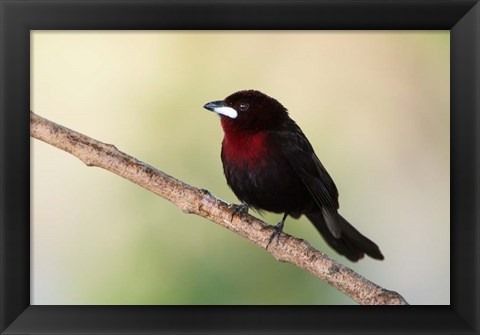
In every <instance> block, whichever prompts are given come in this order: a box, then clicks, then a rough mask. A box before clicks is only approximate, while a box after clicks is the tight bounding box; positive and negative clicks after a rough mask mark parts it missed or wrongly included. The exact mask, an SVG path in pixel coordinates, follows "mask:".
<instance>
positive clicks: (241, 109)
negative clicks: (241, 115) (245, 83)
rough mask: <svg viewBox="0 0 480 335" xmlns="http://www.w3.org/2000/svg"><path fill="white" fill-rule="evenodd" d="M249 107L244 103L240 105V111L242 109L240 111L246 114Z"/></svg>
mask: <svg viewBox="0 0 480 335" xmlns="http://www.w3.org/2000/svg"><path fill="white" fill-rule="evenodd" d="M248 107H249V106H248V104H247V103H244V102H242V103H241V104H240V107H239V109H240V111H242V112H245V111H246V110H247V109H248Z"/></svg>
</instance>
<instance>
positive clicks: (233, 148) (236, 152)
mask: <svg viewBox="0 0 480 335" xmlns="http://www.w3.org/2000/svg"><path fill="white" fill-rule="evenodd" d="M222 126H223V129H224V132H225V136H224V138H223V156H224V159H226V160H227V161H228V162H231V163H234V164H237V165H238V166H242V165H247V166H249V167H259V166H262V165H263V164H264V163H265V159H266V158H267V155H268V152H267V151H268V147H267V143H266V142H267V135H268V133H267V132H266V131H258V132H247V131H240V130H237V129H235V130H234V129H231V128H229V127H228V126H226V125H224V123H223V122H222Z"/></svg>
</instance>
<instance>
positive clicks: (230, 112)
mask: <svg viewBox="0 0 480 335" xmlns="http://www.w3.org/2000/svg"><path fill="white" fill-rule="evenodd" d="M203 108H205V109H208V110H209V111H212V112H215V113H217V114H220V115H224V116H228V117H229V118H231V119H235V118H236V117H237V116H238V112H237V111H236V110H235V109H233V108H232V107H228V106H227V104H226V103H225V101H223V100H219V101H212V102H209V103H207V104H205V106H203Z"/></svg>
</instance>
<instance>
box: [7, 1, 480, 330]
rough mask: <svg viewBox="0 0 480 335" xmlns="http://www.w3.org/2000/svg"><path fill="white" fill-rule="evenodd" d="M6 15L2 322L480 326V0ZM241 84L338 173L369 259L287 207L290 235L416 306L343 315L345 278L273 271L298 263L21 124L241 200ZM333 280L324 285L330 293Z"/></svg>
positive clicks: (112, 8)
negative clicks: (44, 126) (236, 123)
mask: <svg viewBox="0 0 480 335" xmlns="http://www.w3.org/2000/svg"><path fill="white" fill-rule="evenodd" d="M0 9H1V17H2V27H1V29H2V30H1V40H2V44H1V53H2V54H1V59H2V62H1V99H2V103H1V119H0V120H1V122H0V124H1V140H2V141H1V144H2V145H1V176H0V178H1V183H0V185H1V193H0V196H1V202H0V208H1V230H0V233H1V235H0V237H1V248H2V250H1V255H0V259H1V283H2V285H1V287H0V289H1V291H0V292H1V304H0V331H1V333H2V334H18V333H32V334H36V333H103V332H109V333H117V332H118V333H175V332H185V333H190V332H191V333H198V332H208V333H210V332H212V333H225V332H240V333H242V332H245V333H269V332H279V331H284V332H289V333H290V332H291V333H307V332H308V333H313V332H315V333H328V334H329V333H336V332H338V333H371V332H377V333H389V332H394V331H396V332H401V333H421V332H429V333H439V334H441V333H445V334H447V333H457V332H458V333H460V332H461V333H467V334H470V333H471V334H476V333H478V331H479V324H478V320H477V319H478V318H477V317H476V311H478V304H479V292H478V282H479V278H478V261H479V260H478V254H479V249H478V237H479V236H478V224H479V220H478V209H477V207H478V187H479V185H478V182H477V181H478V168H479V167H478V162H479V160H478V158H479V157H478V155H479V148H478V136H477V135H476V134H477V133H478V121H479V120H478V118H479V98H478V92H479V79H480V78H479V62H480V61H479V59H480V57H479V56H480V55H479V43H480V31H479V26H480V5H479V4H478V2H477V1H461V2H458V1H432V2H428V3H425V2H420V1H419V2H415V1H413V2H408V3H405V2H403V1H393V2H383V1H379V2H373V3H372V2H363V1H351V2H341V3H331V2H325V1H312V2H297V3H295V2H293V1H292V2H289V1H287V2H285V1H266V2H250V1H245V2H233V1H223V2H222V1H205V2H204V1H197V2H168V1H145V2H135V1H88V2H78V1H69V0H66V1H58V2H57V1H41V0H39V1H31V2H18V1H3V2H2V3H1V7H0ZM245 89H248V90H249V91H242V90H245ZM252 89H254V90H255V91H252ZM260 91H261V92H263V93H265V94H266V95H263V93H260ZM234 92H240V93H236V95H234V96H235V97H236V96H238V95H239V94H240V95H241V94H244V95H243V96H242V99H243V100H242V101H241V102H242V104H240V103H239V105H238V106H236V105H235V103H234V102H232V103H230V102H228V101H231V100H232V99H233V98H231V97H232V95H231V94H232V93H234ZM242 92H246V93H242ZM252 92H253V93H252ZM245 94H247V97H251V96H252V94H253V96H254V99H257V100H255V101H256V102H258V99H259V97H265V99H267V100H262V101H273V102H272V103H273V104H278V106H281V108H285V112H286V110H288V113H289V116H290V117H291V118H292V119H293V120H295V121H296V122H297V124H298V125H299V126H300V127H301V129H302V130H303V132H304V133H305V135H306V137H307V138H308V139H309V141H310V142H311V144H312V146H313V148H312V150H313V149H314V150H315V152H316V154H317V156H318V157H319V159H320V160H321V162H322V163H323V165H324V166H325V168H326V169H327V170H328V172H329V173H330V175H331V176H332V178H333V180H334V181H335V184H336V186H337V188H338V191H339V194H340V198H339V203H340V213H341V215H342V216H344V217H345V218H347V219H348V221H349V222H350V223H351V224H352V225H353V226H355V228H356V229H358V230H359V231H360V232H361V233H362V234H365V235H366V236H368V238H370V239H371V240H372V241H374V242H375V243H376V244H378V247H379V249H378V250H377V249H376V250H377V251H372V250H371V249H368V248H366V249H365V250H367V251H363V250H361V253H360V254H357V253H356V252H351V251H348V250H350V249H348V248H347V249H345V248H343V247H342V246H338V245H336V244H335V243H334V244H333V245H332V243H331V242H329V241H328V238H327V239H326V240H325V239H323V238H322V236H324V237H325V236H326V235H325V232H324V231H323V232H322V230H321V229H319V230H320V233H322V234H318V231H317V230H316V229H315V227H314V225H315V219H312V215H310V216H309V214H308V213H302V214H306V216H307V217H308V219H307V218H306V217H305V216H303V217H302V218H300V219H298V220H297V219H296V216H297V215H296V214H295V213H294V214H293V215H292V216H294V217H295V218H292V217H287V219H286V222H285V225H284V231H285V232H286V233H287V234H290V235H292V236H295V237H296V238H298V239H294V238H292V239H290V238H289V237H287V239H288V243H293V244H292V245H296V246H297V247H299V246H302V244H301V243H303V242H302V239H304V240H306V241H308V243H309V244H310V245H312V246H313V248H315V249H318V250H321V251H322V252H325V253H326V254H327V255H328V256H329V257H331V259H332V262H334V263H333V264H334V265H333V268H335V269H337V265H336V264H338V266H341V267H342V270H341V271H340V272H341V273H344V272H343V271H344V270H343V269H344V268H343V265H345V266H346V267H348V268H351V269H353V270H354V271H356V272H352V273H353V274H355V275H356V273H358V274H360V275H361V276H363V277H365V278H366V279H367V280H371V281H372V282H374V283H376V284H378V285H380V286H381V287H382V288H384V289H386V290H393V291H397V292H398V293H399V294H400V295H401V296H402V299H403V298H404V299H405V300H406V302H408V304H410V306H403V307H394V306H382V307H376V308H367V307H362V306H353V305H356V304H357V303H356V302H355V301H357V302H361V301H360V300H358V299H356V298H355V297H353V296H352V295H350V297H349V296H348V294H347V295H344V294H343V293H342V292H344V293H345V292H346V291H347V290H346V289H342V288H339V289H338V290H337V289H335V288H333V287H331V286H329V285H328V284H326V283H325V282H323V281H322V280H321V279H319V278H317V277H315V276H312V273H313V274H314V275H316V273H315V271H310V270H309V271H310V273H308V272H306V271H305V270H304V269H305V267H304V268H303V269H302V266H300V267H296V266H292V265H291V264H284V263H281V262H278V261H277V260H276V259H275V258H277V259H280V260H287V261H288V262H290V263H293V264H296V265H297V266H298V265H299V264H300V263H302V262H303V261H302V260H297V263H295V261H291V260H290V258H289V259H285V258H282V256H281V255H282V254H281V253H276V251H275V250H273V251H272V250H268V251H266V250H265V249H264V247H265V245H264V244H265V243H264V242H262V241H263V240H262V238H264V237H260V240H255V238H253V237H250V236H245V234H246V233H241V234H240V235H242V236H244V237H246V238H247V240H245V239H242V238H240V237H239V236H238V235H236V234H234V233H232V232H230V231H228V230H226V229H223V228H221V227H219V226H218V225H215V224H212V223H211V222H209V221H207V220H205V219H204V218H202V217H200V216H193V215H185V213H183V212H182V211H180V210H179V209H178V208H177V207H175V206H173V205H172V204H171V203H169V202H167V201H166V200H164V199H162V198H160V197H158V196H156V195H155V194H153V193H150V192H148V191H146V190H145V189H143V188H140V187H138V186H137V185H135V184H133V183H131V182H130V181H128V180H124V179H121V178H119V177H118V176H114V175H113V174H112V173H110V172H108V171H105V170H102V169H98V168H88V167H87V166H86V165H85V164H84V163H87V165H93V166H98V165H96V164H94V163H92V164H90V163H89V162H87V161H85V160H84V161H83V162H82V161H81V160H78V159H77V158H76V157H73V156H71V155H69V154H67V153H65V152H63V151H61V150H59V149H57V148H54V147H53V146H51V145H49V144H46V143H44V142H42V141H39V140H37V139H34V138H33V137H36V138H38V136H36V135H35V136H34V135H33V134H32V136H33V137H31V136H30V122H31V120H30V117H32V116H31V114H30V111H32V112H33V113H35V114H32V115H35V117H37V115H38V117H39V118H42V117H45V118H46V119H48V120H51V121H53V122H56V123H57V124H58V125H56V126H55V125H53V128H51V129H50V132H57V131H60V132H63V129H65V128H63V127H67V128H70V129H72V130H74V131H77V132H79V133H82V134H85V135H87V136H90V137H91V138H92V139H93V141H95V140H98V141H102V142H104V143H108V144H113V145H115V146H116V147H117V148H118V149H119V150H121V151H123V152H125V153H127V154H128V155H132V156H133V157H134V158H132V161H131V162H133V163H134V164H137V163H139V164H143V163H142V162H139V161H137V159H138V160H140V161H143V162H145V163H147V164H149V165H151V166H153V167H156V168H158V169H159V170H162V171H164V172H165V173H167V174H169V175H172V176H173V177H175V178H178V179H180V180H182V181H184V182H185V183H188V184H190V185H192V186H194V187H198V192H203V191H200V189H204V190H208V191H209V192H211V194H213V196H216V197H219V198H220V199H224V200H225V201H226V202H227V203H240V201H239V200H238V199H237V198H236V197H235V194H237V196H238V194H239V192H236V191H235V187H234V186H232V179H230V180H229V179H228V178H229V177H228V173H227V172H225V173H226V177H227V181H225V177H224V173H223V172H224V171H223V170H224V169H225V168H224V167H223V168H222V160H223V159H224V156H222V159H221V158H220V151H221V143H222V138H223V136H224V135H223V131H222V128H223V130H224V131H225V134H227V130H228V129H227V128H228V127H229V126H228V125H227V126H226V125H225V121H224V117H225V116H226V117H228V118H230V119H235V118H236V117H237V116H238V114H237V113H241V112H242V111H243V112H244V110H243V109H244V108H246V109H248V108H251V109H252V108H253V107H251V105H252V106H253V105H254V102H253V103H252V101H250V100H249V102H250V104H245V101H244V100H245V99H246V98H245ZM227 97H228V98H227ZM272 98H274V99H272ZM229 99H230V100H229ZM249 99H250V98H249ZM269 99H270V100H269ZM277 100H278V101H277ZM222 103H223V104H224V105H221V104H222ZM228 106H231V107H234V108H233V109H232V108H230V107H228ZM245 106H247V107H245ZM275 106H277V105H275ZM283 106H285V107H283ZM237 107H238V108H237ZM235 108H236V109H235ZM272 108H273V107H272ZM279 108H280V107H279ZM211 111H214V112H217V113H220V114H222V113H223V114H222V115H223V116H222V122H219V119H218V117H216V116H215V114H214V113H211ZM233 112H235V113H236V114H235V116H233V114H231V113H233ZM42 120H43V119H42ZM46 122H47V123H48V121H46ZM220 123H221V124H220ZM66 131H69V130H68V129H67V130H66ZM67 136H73V135H71V134H70V135H67ZM225 136H227V135H225ZM285 140H288V138H286V139H285ZM85 143H86V142H85ZM94 145H95V144H94ZM64 150H65V148H64ZM115 150H116V149H115ZM115 150H114V149H112V151H111V152H113V153H115V152H116V151H115ZM222 150H223V151H224V153H223V154H222V155H225V150H227V149H225V148H224V149H222ZM309 150H310V149H309ZM67 151H68V150H67ZM109 152H110V151H109ZM74 156H75V153H74ZM77 157H78V156H77ZM112 157H113V156H112ZM269 157H270V156H269ZM260 158H262V157H257V159H256V160H258V159H260ZM137 168H140V169H144V170H145V169H146V170H148V169H149V167H148V166H147V165H138V167H137ZM107 170H108V169H107ZM147 172H148V171H147ZM271 173H272V174H273V173H275V172H271ZM120 175H121V174H120ZM124 177H125V176H124ZM126 179H129V178H126ZM227 182H228V185H230V187H231V188H232V189H233V191H234V192H235V194H234V192H232V190H230V189H229V186H228V185H227ZM137 184H138V183H137ZM242 190H243V189H242ZM331 190H332V189H331V188H330V191H331ZM153 191H154V190H153ZM154 192H155V191H154ZM332 192H333V191H332ZM156 193H157V194H159V192H156ZM313 193H314V192H313ZM160 194H161V192H160ZM205 194H208V196H210V195H209V194H210V193H205ZM240 194H243V193H241V192H240ZM246 197H247V198H248V196H246ZM293 198H296V197H293ZM293 198H292V199H293ZM211 199H215V198H213V197H212V198H211ZM240 199H241V200H243V199H242V198H241V197H240ZM215 201H216V200H215ZM172 202H174V203H175V201H172ZM218 204H219V206H220V207H221V206H226V204H225V203H223V202H221V201H220V200H219V202H218ZM208 206H210V204H209V205H208ZM259 207H260V209H262V206H259ZM267 207H268V206H267ZM222 208H223V207H222ZM183 210H184V211H185V212H187V213H189V212H192V210H190V209H188V208H187V209H185V208H183ZM228 211H230V209H228ZM193 213H195V211H193ZM228 213H230V212H228ZM197 214H198V213H197ZM239 215H241V213H240V214H239ZM253 215H254V216H256V217H258V218H260V219H261V220H263V221H265V222H267V223H269V224H272V225H274V224H276V223H277V222H278V221H279V220H280V219H281V218H282V215H281V214H279V213H277V214H275V213H270V212H269V211H260V212H259V213H255V212H253ZM325 215H327V214H324V216H323V218H324V220H327V219H328V217H325ZM232 217H233V216H232ZM222 220H223V219H220V221H222ZM213 221H215V220H213ZM223 221H225V220H223ZM309 221H311V222H313V223H314V225H312V224H311V223H310V222H309ZM252 222H253V221H251V224H253V226H250V227H249V226H248V225H247V226H245V227H246V228H245V227H244V228H239V229H240V230H241V229H255V228H251V227H257V226H255V225H256V224H258V223H257V222H256V221H255V222H253V223H252ZM217 223H218V222H217ZM260 224H262V223H260ZM220 225H223V224H222V223H221V222H220ZM223 226H224V227H226V228H228V229H230V230H232V228H231V227H228V226H225V225H223ZM327 226H328V220H327ZM259 227H261V226H259ZM334 228H335V227H334V226H333V228H332V227H330V226H329V228H328V229H330V230H329V232H327V234H334V233H335V232H334V230H335V229H334ZM268 229H271V228H270V227H268ZM317 229H318V228H317ZM233 230H235V229H233ZM269 231H270V230H269ZM350 231H351V230H350ZM265 234H267V233H265ZM257 235H258V234H257ZM272 237H275V236H274V235H272ZM248 240H250V242H254V243H255V244H257V246H255V245H253V244H251V243H249V241H248ZM259 241H260V242H259ZM270 242H271V243H273V244H274V245H275V243H277V245H278V243H282V240H281V239H280V238H278V241H275V239H273V240H272V239H270ZM270 242H269V243H270ZM283 242H284V243H286V242H285V241H283ZM259 246H260V248H259ZM332 247H333V248H332ZM375 247H376V245H375ZM273 249H275V247H274V248H273ZM315 249H312V250H313V251H312V252H313V254H309V255H310V258H311V259H313V258H312V257H317V256H318V254H316V253H315V252H316V250H315ZM368 250H369V251H368ZM380 250H381V251H380ZM364 253H365V254H364ZM272 255H273V256H274V257H272ZM279 255H280V256H279ZM313 255H315V256H313ZM345 256H346V257H345ZM369 256H370V257H369ZM383 256H385V260H382V261H379V260H375V259H374V258H377V259H378V258H383ZM347 258H348V259H347ZM329 259H330V258H329ZM359 259H360V260H359ZM246 260H249V261H248V262H247V261H246ZM352 261H353V262H352ZM302 264H303V263H302ZM333 268H331V269H333ZM348 268H345V269H348ZM345 271H347V270H345ZM348 271H350V270H349V269H348ZM334 272H335V271H333V272H332V271H330V273H329V274H326V276H327V277H322V276H321V275H319V276H320V277H321V278H324V279H325V278H326V280H327V281H329V282H330V283H332V281H331V280H330V279H332V280H334V278H335V273H334ZM317 275H318V274H317ZM328 276H330V277H328ZM358 278H362V277H358ZM332 285H333V286H334V287H337V288H338V285H337V286H336V284H335V283H333V284H332ZM385 292H388V291H385ZM386 294H388V293H386ZM365 301H368V299H367V300H364V301H363V303H368V302H365ZM332 305H335V306H332Z"/></svg>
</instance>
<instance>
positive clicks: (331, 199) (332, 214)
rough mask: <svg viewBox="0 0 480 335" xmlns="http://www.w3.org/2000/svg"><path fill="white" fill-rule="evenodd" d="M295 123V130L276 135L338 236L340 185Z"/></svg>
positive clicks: (333, 232) (283, 151) (279, 145)
mask: <svg viewBox="0 0 480 335" xmlns="http://www.w3.org/2000/svg"><path fill="white" fill-rule="evenodd" d="M294 127H295V128H294V129H291V130H282V131H281V132H277V133H276V134H275V135H274V138H276V141H277V144H278V147H279V148H280V150H281V151H282V153H283V155H284V156H285V157H286V159H287V160H288V162H289V163H290V165H291V166H292V168H293V170H294V171H295V172H296V173H297V175H298V176H299V177H300V179H301V180H302V182H303V183H304V185H305V186H306V188H307V190H308V191H309V192H310V194H311V195H312V197H313V199H314V200H315V202H316V203H317V205H318V207H319V208H320V209H321V210H322V214H323V217H324V219H325V222H326V224H327V226H328V229H329V230H330V232H331V233H332V235H333V236H335V237H337V238H338V237H340V235H341V230H340V227H339V225H338V223H337V220H338V212H337V210H338V207H339V205H338V190H337V187H336V186H335V183H334V182H333V180H332V178H331V177H330V175H329V174H328V172H327V170H326V169H325V167H324V166H323V165H322V163H321V162H320V160H319V159H318V157H317V155H315V152H314V151H313V148H312V145H311V144H310V142H309V141H308V139H307V138H306V137H305V135H304V134H303V133H302V131H301V130H300V128H299V127H298V126H297V125H295V126H294Z"/></svg>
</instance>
